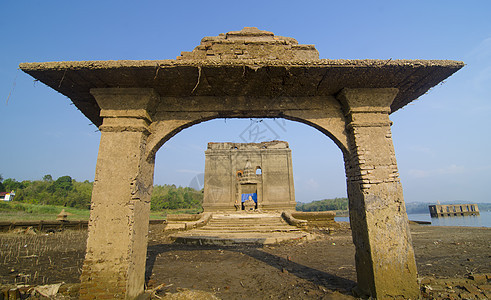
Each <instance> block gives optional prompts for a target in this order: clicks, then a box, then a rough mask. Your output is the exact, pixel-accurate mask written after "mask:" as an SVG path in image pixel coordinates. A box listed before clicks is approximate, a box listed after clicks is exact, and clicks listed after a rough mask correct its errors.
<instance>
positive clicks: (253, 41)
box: [177, 27, 319, 61]
mask: <svg viewBox="0 0 491 300" xmlns="http://www.w3.org/2000/svg"><path fill="white" fill-rule="evenodd" d="M177 59H178V60H229V59H234V60H235V59H260V60H293V61H300V60H302V61H312V60H318V59H319V52H318V51H317V50H316V49H315V46H314V45H300V44H298V41H297V40H296V39H294V38H290V37H282V36H275V35H274V33H272V32H269V31H264V30H259V29H257V28H256V27H245V28H244V29H242V30H240V31H230V32H227V33H221V34H219V35H218V36H211V37H204V38H203V39H202V40H201V43H200V45H198V46H197V47H196V48H194V50H193V51H192V52H182V53H181V56H178V57H177Z"/></svg>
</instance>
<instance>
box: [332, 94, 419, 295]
mask: <svg viewBox="0 0 491 300" xmlns="http://www.w3.org/2000/svg"><path fill="white" fill-rule="evenodd" d="M397 92H398V90H397V89H391V88H387V89H344V90H343V91H342V92H341V93H340V95H339V96H338V99H339V100H340V101H341V103H342V104H343V106H344V111H345V114H346V133H347V135H348V146H349V150H348V152H347V153H345V165H346V177H347V186H348V197H349V212H350V223H351V228H352V235H353V242H354V244H355V247H356V255H355V261H356V272H357V277H358V292H360V294H362V295H363V294H364V295H368V296H371V297H374V298H378V299H386V298H393V297H398V298H400V297H402V298H405V299H409V298H411V299H416V298H418V295H419V288H418V284H417V271H416V263H415V259H414V251H413V247H412V240H411V235H410V232H409V223H408V219H407V214H406V209H405V205H404V199H403V195H402V186H401V183H400V180H399V178H398V176H399V174H398V171H397V162H396V158H395V153H394V146H393V144H392V137H391V131H390V126H391V121H390V120H389V113H390V104H391V103H392V101H393V100H394V98H395V96H396V95H397Z"/></svg>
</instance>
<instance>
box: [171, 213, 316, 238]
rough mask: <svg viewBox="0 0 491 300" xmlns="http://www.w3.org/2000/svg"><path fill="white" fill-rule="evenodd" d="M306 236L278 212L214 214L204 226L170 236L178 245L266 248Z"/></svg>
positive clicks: (306, 234) (306, 236)
mask: <svg viewBox="0 0 491 300" xmlns="http://www.w3.org/2000/svg"><path fill="white" fill-rule="evenodd" d="M309 237H310V234H309V233H307V232H305V231H302V230H301V229H299V228H297V227H294V226H290V225H288V224H287V223H286V222H285V221H284V220H283V218H282V217H281V215H280V214H279V213H230V214H219V213H214V214H213V217H212V218H211V220H210V221H209V222H208V224H207V225H205V226H204V227H201V228H198V229H192V230H189V231H181V232H178V233H176V234H173V235H172V236H171V238H172V239H174V240H175V241H176V242H178V243H184V244H197V245H220V246H222V245H223V246H228V245H230V246H231V245H237V244H253V245H266V244H274V243H279V242H284V241H288V240H296V239H307V238H309Z"/></svg>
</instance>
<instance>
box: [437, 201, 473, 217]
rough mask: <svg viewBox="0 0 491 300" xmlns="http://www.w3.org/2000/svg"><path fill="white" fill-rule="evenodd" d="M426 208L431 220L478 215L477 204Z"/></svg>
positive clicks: (438, 205) (440, 205) (439, 205)
mask: <svg viewBox="0 0 491 300" xmlns="http://www.w3.org/2000/svg"><path fill="white" fill-rule="evenodd" d="M428 208H429V210H430V215H431V217H432V218H438V217H457V216H478V215H479V208H478V207H477V204H452V205H442V204H437V205H430V206H428Z"/></svg>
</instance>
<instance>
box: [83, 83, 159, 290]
mask: <svg viewBox="0 0 491 300" xmlns="http://www.w3.org/2000/svg"><path fill="white" fill-rule="evenodd" d="M91 94H92V95H93V96H94V97H95V99H96V101H97V103H98V104H99V106H100V107H101V116H102V117H103V118H104V120H103V124H102V125H101V126H100V130H101V141H100V145H99V155H98V157H97V167H96V174H95V180H94V188H93V191H92V203H91V212H90V220H89V236H88V240H87V252H86V256H85V261H84V265H83V269H82V276H81V288H80V299H133V298H136V297H137V296H138V295H140V294H142V293H143V290H144V280H145V278H144V275H145V261H146V252H147V237H148V222H149V212H150V196H151V192H152V187H153V168H154V158H152V159H151V160H150V161H148V160H146V159H145V150H146V149H145V147H146V141H147V138H148V135H149V127H148V126H149V124H150V122H151V118H150V116H149V114H148V110H149V109H151V106H152V104H153V103H154V102H155V99H157V96H156V94H155V93H154V91H153V90H151V89H112V88H111V89H93V90H91Z"/></svg>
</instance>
